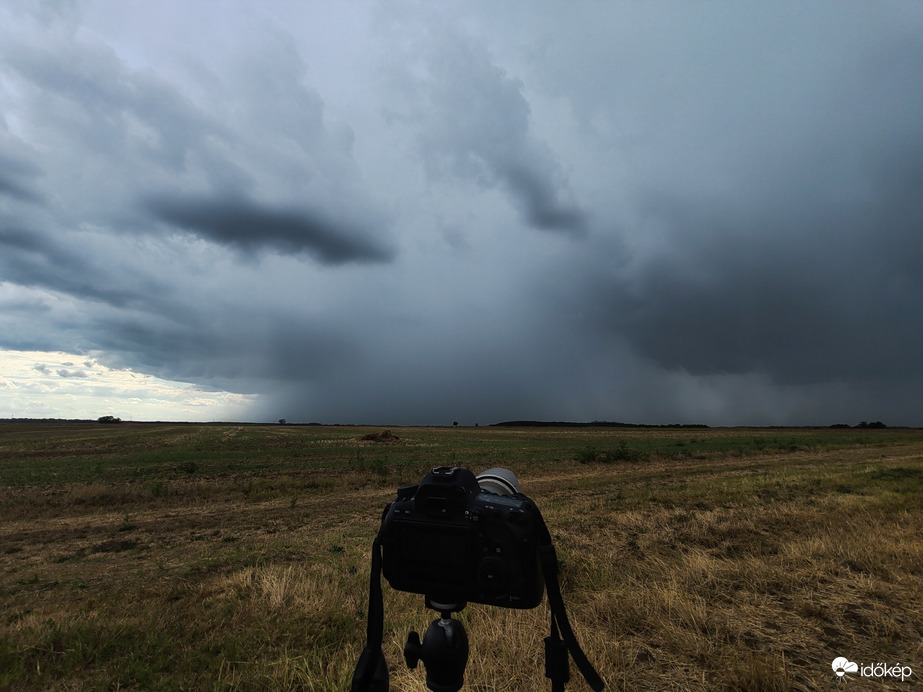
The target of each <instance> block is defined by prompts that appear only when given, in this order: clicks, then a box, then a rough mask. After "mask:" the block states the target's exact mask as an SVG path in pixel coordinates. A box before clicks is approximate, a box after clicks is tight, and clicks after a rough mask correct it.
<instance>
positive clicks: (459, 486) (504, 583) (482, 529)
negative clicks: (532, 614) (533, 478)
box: [351, 466, 605, 692]
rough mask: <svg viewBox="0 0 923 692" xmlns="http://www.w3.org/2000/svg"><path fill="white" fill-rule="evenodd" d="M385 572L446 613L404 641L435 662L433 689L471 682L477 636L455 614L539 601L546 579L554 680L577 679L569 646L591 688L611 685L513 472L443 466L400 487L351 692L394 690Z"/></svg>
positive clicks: (378, 548)
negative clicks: (588, 651)
mask: <svg viewBox="0 0 923 692" xmlns="http://www.w3.org/2000/svg"><path fill="white" fill-rule="evenodd" d="M382 573H383V574H384V575H385V578H386V579H387V580H388V583H390V584H391V587H392V588H394V589H396V590H398V591H408V592H410V593H419V594H423V595H424V596H425V597H426V606H427V607H428V608H432V609H433V610H436V611H439V613H440V617H439V618H437V619H436V620H433V622H432V624H430V626H429V629H428V630H426V634H425V635H424V636H423V638H422V639H421V638H420V635H419V633H417V632H411V633H410V634H409V635H408V637H407V643H406V644H405V646H404V660H405V661H406V663H407V665H408V666H409V667H410V668H416V667H417V664H418V663H419V662H420V661H422V662H423V663H424V665H425V666H426V686H427V687H428V688H429V689H430V690H433V692H457V691H458V690H460V689H461V687H462V685H463V684H464V674H465V666H466V665H467V663H468V652H469V650H468V635H467V634H466V633H465V628H464V626H463V625H462V623H461V621H460V620H453V619H452V613H457V612H459V611H461V610H462V609H464V607H465V606H466V605H467V604H468V603H469V602H471V603H483V604H485V605H493V606H500V607H503V608H534V607H536V606H537V605H539V603H541V602H542V598H543V596H544V595H545V590H546V588H547V592H548V605H549V610H550V611H551V634H550V636H548V637H546V638H545V675H546V677H548V678H550V679H551V681H552V684H553V689H555V690H563V689H564V685H565V683H566V682H567V681H568V680H569V679H570V668H569V665H568V660H569V659H568V654H570V656H571V657H573V660H574V662H575V663H576V664H577V667H578V668H579V670H580V672H581V673H582V674H583V677H584V678H585V679H586V681H587V682H588V683H589V685H590V687H591V688H593V689H594V690H596V692H600V691H601V690H602V689H603V688H604V687H605V683H604V682H603V680H602V678H601V677H600V676H599V674H598V673H597V672H596V670H595V669H594V668H593V665H592V664H591V663H590V662H589V660H587V657H586V655H585V654H584V653H583V650H582V649H581V648H580V644H579V643H578V642H577V638H576V637H575V636H574V631H573V629H572V628H571V626H570V622H569V621H568V618H567V611H566V610H565V608H564V599H563V598H562V596H561V588H560V584H559V583H558V559H557V556H556V555H555V551H554V546H553V545H552V542H551V533H550V532H549V531H548V526H547V525H546V524H545V520H544V519H543V518H542V514H541V512H540V511H539V509H538V507H537V506H536V505H535V503H534V502H532V500H530V499H529V498H528V497H526V496H525V495H523V494H522V493H521V492H520V490H519V483H518V481H517V480H516V476H515V475H513V473H512V472H511V471H509V470H507V469H490V470H488V471H485V472H484V473H481V474H478V475H477V476H475V475H474V474H473V473H472V472H471V471H469V470H468V469H465V468H458V467H448V466H440V467H437V468H434V469H433V470H432V471H431V472H430V473H428V474H427V475H426V476H425V477H424V478H423V480H422V481H420V483H418V484H417V485H402V486H401V487H400V488H398V490H397V497H396V498H395V499H394V500H393V501H392V502H391V503H389V504H388V506H387V507H385V509H384V512H383V514H382V519H381V527H380V529H379V531H378V535H377V536H376V538H375V541H374V543H373V544H372V567H371V570H370V572H369V618H368V628H367V631H366V644H365V648H364V649H363V650H362V654H361V655H360V656H359V661H358V662H357V664H356V669H355V672H354V673H353V679H352V687H351V692H387V690H388V689H389V673H388V664H387V661H386V660H385V656H384V651H383V649H382V640H383V636H384V602H383V597H382V590H381V575H382Z"/></svg>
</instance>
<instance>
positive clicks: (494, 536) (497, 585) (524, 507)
mask: <svg viewBox="0 0 923 692" xmlns="http://www.w3.org/2000/svg"><path fill="white" fill-rule="evenodd" d="M539 520H540V514H539V512H538V509H537V507H536V506H535V504H534V503H533V502H532V500H530V499H529V498H528V497H526V496H525V495H523V494H522V493H521V492H519V486H518V484H517V481H516V477H515V476H514V475H513V474H512V473H511V472H510V471H508V470H506V469H490V470H489V471H485V472H484V473H482V474H480V475H478V476H475V475H474V474H473V473H472V472H471V471H470V470H468V469H465V468H459V467H448V466H441V467H438V468H435V469H433V470H432V471H431V472H430V473H429V474H427V475H426V476H425V477H424V478H423V480H422V481H421V482H420V483H419V484H418V485H405V486H401V487H400V488H398V491H397V499H395V500H394V501H393V502H392V503H391V504H390V505H389V506H388V508H387V510H386V511H385V514H384V517H383V519H382V524H381V533H380V540H381V550H382V571H383V573H384V575H385V578H386V579H387V580H388V583H390V584H391V587H392V588H394V589H397V590H399V591H409V592H411V593H419V594H424V595H425V596H426V599H427V604H428V605H429V606H430V607H432V608H434V609H436V610H441V611H459V610H461V609H462V608H464V607H465V603H467V602H472V603H483V604H486V605H494V606H501V607H504V608H534V607H535V606H537V605H538V604H539V603H541V601H542V597H543V596H544V591H545V583H544V579H543V577H542V569H541V564H540V560H539V544H540V535H539V529H538V527H539Z"/></svg>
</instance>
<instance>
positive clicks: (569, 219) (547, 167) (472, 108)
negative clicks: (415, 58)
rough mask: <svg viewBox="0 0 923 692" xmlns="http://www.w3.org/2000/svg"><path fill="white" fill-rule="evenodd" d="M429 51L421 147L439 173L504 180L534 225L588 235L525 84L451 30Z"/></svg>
mask: <svg viewBox="0 0 923 692" xmlns="http://www.w3.org/2000/svg"><path fill="white" fill-rule="evenodd" d="M433 43H434V45H432V46H431V47H430V49H429V52H428V53H427V55H426V57H427V60H426V69H427V76H426V78H425V79H423V80H422V81H421V83H419V84H415V85H414V87H413V88H414V89H415V90H417V91H419V96H420V98H421V102H420V105H419V107H420V108H421V109H422V110H421V116H420V117H421V118H422V122H421V127H420V146H421V151H422V154H423V157H424V162H425V165H426V169H427V171H428V172H429V174H430V175H431V176H433V177H435V178H437V179H438V178H441V177H443V176H445V175H453V176H459V177H461V178H463V179H468V180H473V181H476V182H477V183H478V184H479V185H482V186H485V187H491V186H494V185H499V186H500V187H501V188H502V189H504V190H506V192H507V193H508V194H509V195H510V197H511V200H512V202H513V204H514V205H515V206H516V208H517V209H519V211H520V213H521V214H522V217H523V219H524V220H525V222H526V223H527V224H528V225H529V226H532V227H533V228H538V229H542V230H548V231H560V232H564V233H572V234H578V235H579V234H582V233H583V232H584V231H585V229H586V218H585V213H584V211H583V210H582V209H581V208H580V207H579V206H578V205H577V204H576V203H575V202H574V200H573V194H572V192H571V190H570V186H569V183H568V180H567V176H566V175H565V174H564V172H563V169H562V167H561V164H560V162H559V161H558V159H557V157H556V156H555V154H554V153H553V152H552V151H551V149H550V148H549V147H548V146H547V144H545V143H544V142H542V141H541V140H540V139H538V138H536V137H535V136H534V135H533V134H532V133H531V132H530V115H531V108H530V106H529V103H528V101H527V100H526V98H525V97H524V95H523V88H524V84H523V82H522V81H521V80H519V79H517V78H516V77H514V76H511V75H509V74H508V73H507V72H506V70H504V69H503V68H501V67H499V66H497V65H496V64H494V62H493V61H492V60H491V57H490V54H489V53H488V51H487V50H486V48H484V47H483V46H482V45H479V44H478V43H477V42H476V41H475V40H472V39H468V38H466V37H463V36H461V35H459V34H457V33H455V32H453V31H451V30H446V31H445V33H444V34H442V35H440V36H439V38H438V39H437V40H435V41H434V42H433Z"/></svg>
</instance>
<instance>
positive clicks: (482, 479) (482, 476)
mask: <svg viewBox="0 0 923 692" xmlns="http://www.w3.org/2000/svg"><path fill="white" fill-rule="evenodd" d="M478 485H480V486H481V490H487V491H488V492H491V493H496V494H497V495H513V494H515V493H518V492H520V490H519V481H518V480H516V474H514V473H513V472H512V471H510V470H509V469H487V470H486V471H484V472H483V473H479V474H478Z"/></svg>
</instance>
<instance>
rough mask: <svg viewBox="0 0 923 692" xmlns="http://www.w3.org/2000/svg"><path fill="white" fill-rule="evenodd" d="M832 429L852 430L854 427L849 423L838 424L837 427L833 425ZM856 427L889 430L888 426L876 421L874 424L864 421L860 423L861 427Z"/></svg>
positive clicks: (858, 426) (859, 426)
mask: <svg viewBox="0 0 923 692" xmlns="http://www.w3.org/2000/svg"><path fill="white" fill-rule="evenodd" d="M830 427H831V428H852V427H853V426H852V425H849V423H837V424H836V425H831V426H830ZM855 427H856V428H863V429H866V428H872V429H879V430H880V429H882V428H887V427H888V426H887V425H885V424H884V423H882V422H881V421H880V420H876V421H875V422H874V423H867V422H866V421H862V422H861V423H859V425H857V426H855Z"/></svg>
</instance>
